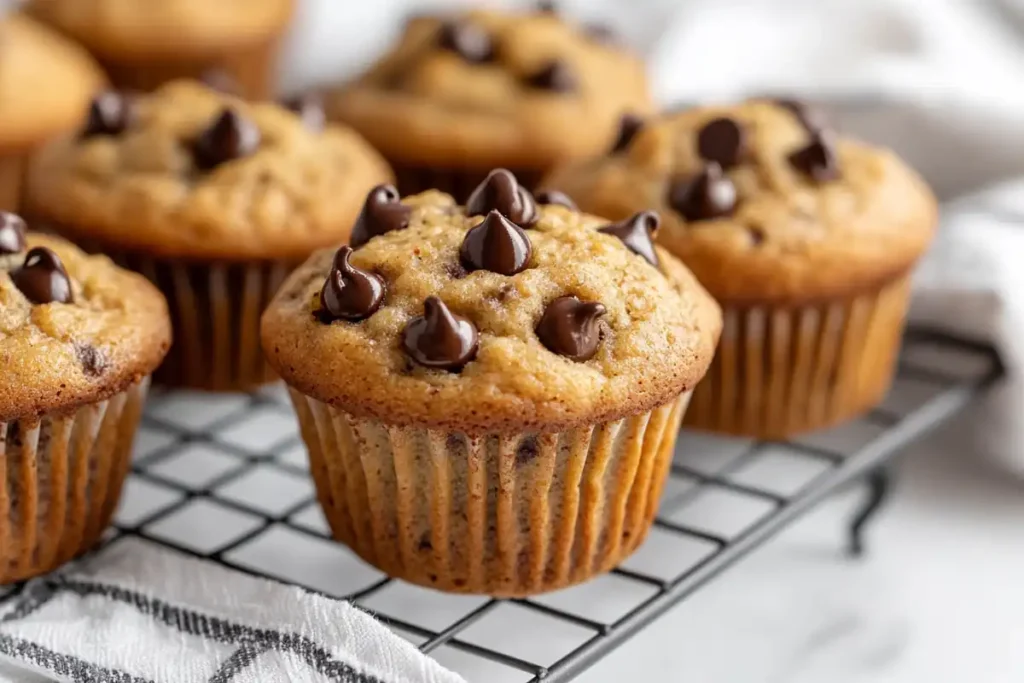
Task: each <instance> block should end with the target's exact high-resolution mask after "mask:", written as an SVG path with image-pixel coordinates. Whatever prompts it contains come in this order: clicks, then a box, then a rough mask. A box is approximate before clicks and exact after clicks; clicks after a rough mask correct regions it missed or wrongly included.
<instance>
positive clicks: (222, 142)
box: [26, 81, 391, 261]
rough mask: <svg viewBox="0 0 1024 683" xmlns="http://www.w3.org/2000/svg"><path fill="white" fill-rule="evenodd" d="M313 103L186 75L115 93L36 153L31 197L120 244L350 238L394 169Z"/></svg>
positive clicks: (240, 244) (247, 246) (236, 247)
mask: <svg viewBox="0 0 1024 683" xmlns="http://www.w3.org/2000/svg"><path fill="white" fill-rule="evenodd" d="M314 109H315V108H314ZM307 114H310V115H309V116H307V117H305V118H303V117H301V116H299V115H297V114H296V113H294V112H292V111H290V110H288V109H286V108H284V107H282V106H279V105H277V104H274V103H269V102H265V103H248V102H244V101H242V100H240V99H237V98H234V97H232V96H230V95H227V94H224V93H220V92H216V91H214V90H211V89H209V88H206V87H204V86H202V85H200V84H198V83H193V82H189V81H179V82H175V83H170V84H167V85H165V86H163V87H161V88H160V89H159V90H157V91H156V92H155V93H153V94H151V95H146V96H140V97H138V98H136V99H126V98H123V97H121V96H118V95H115V94H110V93H108V94H105V95H104V96H103V97H102V98H101V99H98V100H97V101H96V102H95V103H94V105H93V110H92V112H91V116H90V121H89V123H88V124H87V125H86V127H85V129H84V130H82V131H79V132H78V133H76V134H74V135H68V136H66V137H63V138H61V139H59V140H55V141H54V142H53V143H51V144H49V145H47V146H46V147H45V148H44V149H43V150H42V151H41V152H40V153H39V154H38V155H37V156H36V158H35V159H34V160H33V163H32V165H31V168H30V170H29V180H28V189H27V197H26V202H27V204H28V206H29V207H30V210H31V212H32V215H33V216H36V217H39V218H41V219H44V220H47V221H50V222H53V223H56V224H57V225H58V226H59V227H60V230H61V232H63V233H64V234H67V235H70V236H72V237H73V238H75V239H82V240H92V241H98V242H100V243H101V244H103V245H105V246H108V247H112V248H121V249H131V250H138V251H143V252H146V253H150V254H155V255H159V256H165V257H181V258H192V259H225V260H249V259H268V260H277V259H286V260H294V261H300V260H302V259H304V258H306V256H308V255H309V254H310V253H311V252H312V251H314V250H315V249H317V248H320V247H323V246H325V245H328V244H335V243H337V242H339V241H342V240H344V239H346V238H347V237H348V233H349V230H351V227H352V223H353V222H354V221H355V219H356V216H357V215H358V213H359V207H360V205H361V204H362V200H363V197H364V196H365V195H366V192H367V191H368V190H369V189H370V188H371V187H373V186H374V185H376V184H377V183H380V182H385V181H387V180H389V179H390V178H391V171H390V169H389V168H388V166H387V164H386V163H385V162H384V160H383V159H382V158H381V157H380V155H379V154H377V152H375V151H374V150H373V149H372V148H370V146H369V145H368V144H366V141H365V140H363V139H362V138H361V137H360V136H359V135H357V134H356V133H354V132H353V131H351V130H349V129H347V128H344V127H341V126H327V127H326V128H323V127H322V125H320V124H321V123H322V121H319V122H318V121H316V120H315V118H316V117H315V112H313V111H307Z"/></svg>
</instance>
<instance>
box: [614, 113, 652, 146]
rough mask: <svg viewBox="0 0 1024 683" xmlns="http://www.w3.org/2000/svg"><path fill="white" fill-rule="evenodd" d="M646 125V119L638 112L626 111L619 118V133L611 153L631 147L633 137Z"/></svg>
mask: <svg viewBox="0 0 1024 683" xmlns="http://www.w3.org/2000/svg"><path fill="white" fill-rule="evenodd" d="M643 127H644V119H643V117H641V116H637V115H636V114H630V113H628V112H627V113H625V114H623V115H622V118H620V119H619V135H618V137H616V138H615V144H613V145H612V149H611V153H612V154H615V153H616V152H621V151H623V150H625V149H626V148H627V147H629V143H631V142H633V138H635V137H636V134H637V133H639V132H640V130H641V129H642V128H643Z"/></svg>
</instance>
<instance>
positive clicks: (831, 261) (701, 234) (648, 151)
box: [542, 100, 936, 305]
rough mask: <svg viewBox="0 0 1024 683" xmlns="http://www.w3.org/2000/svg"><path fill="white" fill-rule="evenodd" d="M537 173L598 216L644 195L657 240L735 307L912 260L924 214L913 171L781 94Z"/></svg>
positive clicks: (839, 292) (675, 119) (817, 295)
mask: <svg viewBox="0 0 1024 683" xmlns="http://www.w3.org/2000/svg"><path fill="white" fill-rule="evenodd" d="M542 185H543V186H545V187H556V188H558V189H561V190H563V191H565V192H567V193H568V194H569V195H571V196H572V197H573V198H574V199H575V200H576V201H577V202H578V203H579V205H580V206H581V207H582V208H583V209H584V210H587V211H590V212H592V213H596V214H599V215H603V216H608V217H610V218H617V217H621V216H624V215H628V214H630V213H631V212H633V211H635V210H637V208H639V207H645V208H646V207H653V208H654V209H656V210H657V211H659V213H660V214H661V216H662V218H663V221H664V226H663V229H662V230H661V232H660V233H659V242H660V243H661V244H662V245H663V246H665V247H666V248H667V249H669V250H670V251H671V252H672V253H674V254H675V255H676V256H678V257H679V258H681V259H682V260H683V261H684V262H685V263H686V264H687V265H688V266H689V267H690V269H691V270H693V272H694V274H695V275H696V276H697V278H698V279H699V280H700V281H701V283H702V284H703V285H704V286H705V287H707V288H708V291H710V292H711V293H712V294H713V295H714V296H715V298H717V299H718V300H719V301H723V302H728V303H730V304H736V305H743V304H755V303H762V302H774V303H786V302H792V303H800V302H807V301H813V300H816V299H828V298H831V297H836V296H846V295H849V294H852V293H855V292H857V291H858V290H863V289H869V288H872V287H874V286H876V285H877V284H879V283H880V282H884V281H886V280H888V279H890V278H893V277H895V276H897V275H899V274H901V273H903V272H905V271H907V270H908V269H909V268H911V267H912V265H913V264H914V262H915V261H916V260H917V259H918V257H919V256H920V255H921V254H922V253H923V252H924V250H925V249H926V248H927V246H928V243H929V242H930V240H931V238H932V235H933V233H934V230H935V225H936V204H935V199H934V197H933V196H932V193H931V192H930V190H929V189H928V187H927V186H926V185H925V184H924V182H923V181H922V180H921V178H920V177H918V175H917V174H916V173H914V171H913V170H911V169H910V168H908V167H907V166H906V165H905V164H904V163H903V162H902V161H900V159H898V158H897V157H896V156H895V155H894V154H893V153H891V152H889V151H888V150H884V149H879V148H876V147H872V146H870V145H866V144H863V143H860V142H857V141H854V140H849V139H844V138H839V137H838V136H836V135H835V134H834V133H833V132H831V131H830V130H829V129H828V128H827V126H826V124H825V123H824V122H823V120H822V117H821V116H820V114H819V113H817V112H815V111H813V110H811V109H809V108H807V107H805V106H803V105H800V104H799V103H796V102H792V101H773V100H752V101H748V102H744V103H742V104H738V105H733V106H709V107H700V108H694V109H689V110H685V111H680V112H675V113H670V114H667V115H665V116H663V117H660V118H657V119H654V120H652V121H649V122H647V123H646V124H645V125H643V126H642V127H641V128H640V129H639V132H637V133H635V135H634V136H633V137H632V140H631V141H630V142H629V143H628V144H626V145H625V146H624V147H623V148H622V149H621V150H619V151H618V152H616V153H614V154H611V155H608V156H607V157H605V158H604V159H601V160H597V161H594V162H592V163H589V164H579V165H575V166H567V167H564V168H561V169H558V170H556V171H555V172H554V173H553V174H551V175H550V176H549V177H548V178H547V179H545V180H544V182H543V183H542Z"/></svg>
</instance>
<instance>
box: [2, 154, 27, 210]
mask: <svg viewBox="0 0 1024 683" xmlns="http://www.w3.org/2000/svg"><path fill="white" fill-rule="evenodd" d="M25 161H26V156H25V155H24V154H23V153H20V152H0V211H17V210H18V208H19V205H20V204H21V188H22V181H23V179H24V177H25Z"/></svg>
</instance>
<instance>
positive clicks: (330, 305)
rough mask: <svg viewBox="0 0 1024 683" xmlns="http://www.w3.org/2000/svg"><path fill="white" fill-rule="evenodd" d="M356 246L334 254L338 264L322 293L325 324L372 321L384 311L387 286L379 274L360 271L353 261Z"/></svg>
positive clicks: (339, 250) (330, 274) (321, 313)
mask: <svg viewBox="0 0 1024 683" xmlns="http://www.w3.org/2000/svg"><path fill="white" fill-rule="evenodd" d="M352 251H353V249H352V247H349V246H344V247H342V248H341V249H338V251H337V253H336V254H335V255H334V264H333V265H332V266H331V272H329V273H328V274H327V280H326V281H325V282H324V286H323V289H321V290H320V307H321V312H320V316H319V317H320V319H321V320H324V321H325V322H330V321H333V320H348V321H349V322H356V321H359V320H364V319H366V318H369V317H370V316H371V315H373V313H374V312H375V311H376V310H377V309H378V308H380V305H381V303H382V302H383V301H384V295H385V293H386V292H387V287H386V286H385V284H384V280H383V279H382V278H381V277H380V276H379V275H374V274H373V273H368V272H366V271H365V270H362V269H360V268H356V267H355V266H353V265H352V264H351V263H350V262H349V258H350V257H351V256H352Z"/></svg>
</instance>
